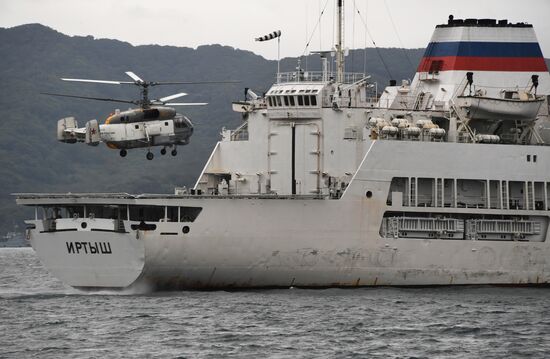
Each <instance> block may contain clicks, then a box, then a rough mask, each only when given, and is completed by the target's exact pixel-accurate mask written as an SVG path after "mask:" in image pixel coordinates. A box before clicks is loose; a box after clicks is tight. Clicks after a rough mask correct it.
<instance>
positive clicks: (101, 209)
mask: <svg viewBox="0 0 550 359" xmlns="http://www.w3.org/2000/svg"><path fill="white" fill-rule="evenodd" d="M86 215H87V216H88V217H94V218H109V219H126V206H122V207H119V206H116V205H112V206H110V205H103V206H101V205H97V206H94V205H86Z"/></svg>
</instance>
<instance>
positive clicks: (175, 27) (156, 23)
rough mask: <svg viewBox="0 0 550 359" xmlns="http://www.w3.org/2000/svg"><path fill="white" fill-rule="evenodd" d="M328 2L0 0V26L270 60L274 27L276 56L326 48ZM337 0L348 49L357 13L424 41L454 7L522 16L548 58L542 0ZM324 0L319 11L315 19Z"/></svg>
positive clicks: (358, 27) (357, 33)
mask: <svg viewBox="0 0 550 359" xmlns="http://www.w3.org/2000/svg"><path fill="white" fill-rule="evenodd" d="M327 1H328V2H327ZM334 3H335V1H334V0H238V1H236V0H234V1H230V0H197V1H190V0H155V1H151V0H0V27H12V26H16V25H21V24H26V23H41V24H44V25H47V26H50V27H52V28H54V29H56V30H58V31H60V32H62V33H65V34H68V35H93V36H94V37H96V38H110V39H118V40H122V41H127V42H130V43H131V44H134V45H142V44H161V45H174V46H187V47H193V48H196V47H197V46H199V45H204V44H216V43H219V44H222V45H229V46H232V47H236V48H239V49H245V50H250V51H253V52H254V53H257V54H260V55H262V56H264V57H266V58H269V59H275V58H276V57H277V44H276V42H275V41H273V42H268V43H258V42H255V41H254V37H256V36H260V35H264V34H266V33H269V32H271V31H274V30H277V29H280V30H282V32H283V37H282V39H281V56H282V57H286V56H298V55H301V54H303V53H304V50H305V46H306V43H307V39H309V38H310V37H311V36H312V37H311V44H310V46H309V50H318V49H319V48H320V47H322V48H323V49H324V50H327V49H330V48H331V47H332V43H333V40H332V39H333V27H334V26H333V13H334V8H335V5H334ZM345 3H346V6H347V10H348V11H347V13H348V16H347V17H346V46H347V47H350V48H362V47H364V46H365V43H366V44H367V46H372V42H371V39H370V38H369V37H368V36H367V35H366V31H365V26H364V25H363V20H365V21H366V23H367V28H368V30H369V32H370V34H371V35H372V38H374V40H375V41H376V44H377V45H378V46H380V47H401V46H403V47H407V48H413V47H425V46H426V44H427V43H428V41H429V39H430V37H431V34H432V32H433V28H434V26H435V25H437V24H440V23H445V22H446V21H447V17H448V15H449V14H454V15H455V18H465V17H476V18H497V19H504V18H505V19H509V20H510V21H513V22H520V21H521V22H529V23H531V24H533V25H534V26H535V30H536V32H537V36H538V38H539V42H540V43H541V47H542V51H543V53H544V54H545V56H546V57H550V21H548V16H549V15H550V0H521V1H518V0H355V1H354V0H345ZM325 4H327V5H326V10H325V12H324V15H323V17H322V20H321V22H318V19H319V14H320V9H322V8H323V7H324V6H325ZM354 8H355V9H358V10H359V12H360V13H361V16H362V17H363V20H362V19H361V18H360V16H359V15H357V11H353V10H354ZM354 14H355V16H354ZM389 14H391V17H390V15H389ZM392 20H393V21H392ZM317 24H318V25H317ZM315 27H316V30H315V32H314V31H313V30H314V28H315ZM394 27H395V29H396V30H397V32H396V30H395V29H394ZM312 34H313V35H312Z"/></svg>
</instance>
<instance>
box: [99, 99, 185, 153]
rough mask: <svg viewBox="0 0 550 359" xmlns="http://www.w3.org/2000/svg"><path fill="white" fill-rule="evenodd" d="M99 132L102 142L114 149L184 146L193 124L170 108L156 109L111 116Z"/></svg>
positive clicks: (131, 111) (134, 110)
mask: <svg viewBox="0 0 550 359" xmlns="http://www.w3.org/2000/svg"><path fill="white" fill-rule="evenodd" d="M99 132H100V134H101V140H102V141H103V142H105V144H106V145H107V146H108V147H109V148H113V149H131V148H140V147H151V146H172V145H186V144H187V143H189V137H190V136H191V135H192V133H193V124H192V123H191V121H190V120H189V119H188V118H187V117H185V116H183V115H180V114H178V113H176V111H175V110H174V109H173V108H170V107H160V106H155V107H151V108H146V109H142V108H138V109H131V110H128V111H122V112H116V113H114V114H111V115H110V116H109V117H107V119H106V120H105V124H102V125H99Z"/></svg>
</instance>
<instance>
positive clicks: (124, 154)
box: [119, 149, 128, 157]
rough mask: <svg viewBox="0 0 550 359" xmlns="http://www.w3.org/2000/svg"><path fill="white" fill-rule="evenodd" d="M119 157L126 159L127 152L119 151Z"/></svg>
mask: <svg viewBox="0 0 550 359" xmlns="http://www.w3.org/2000/svg"><path fill="white" fill-rule="evenodd" d="M119 154H120V157H126V155H127V154H128V151H126V150H125V149H122V150H120V153H119Z"/></svg>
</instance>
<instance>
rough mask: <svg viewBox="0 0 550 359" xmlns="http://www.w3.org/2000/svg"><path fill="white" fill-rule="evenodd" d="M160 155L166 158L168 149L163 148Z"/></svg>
mask: <svg viewBox="0 0 550 359" xmlns="http://www.w3.org/2000/svg"><path fill="white" fill-rule="evenodd" d="M160 154H161V155H163V156H164V155H165V154H166V148H163V149H162V150H160Z"/></svg>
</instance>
